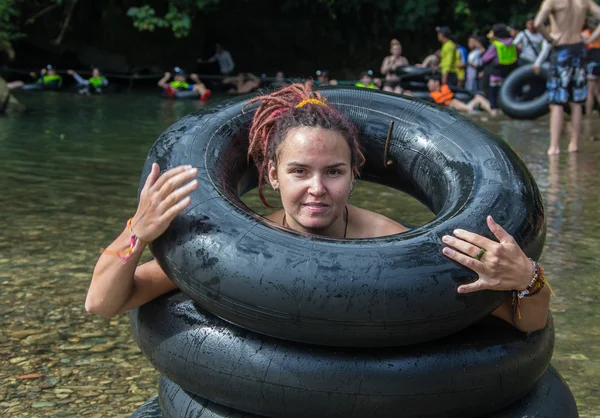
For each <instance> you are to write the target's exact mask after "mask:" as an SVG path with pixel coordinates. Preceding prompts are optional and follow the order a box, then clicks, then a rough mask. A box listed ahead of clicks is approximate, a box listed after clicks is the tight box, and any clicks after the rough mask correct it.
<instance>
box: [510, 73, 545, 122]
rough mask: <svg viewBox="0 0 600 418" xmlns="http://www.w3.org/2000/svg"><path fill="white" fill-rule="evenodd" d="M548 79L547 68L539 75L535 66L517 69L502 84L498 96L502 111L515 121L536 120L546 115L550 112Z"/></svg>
mask: <svg viewBox="0 0 600 418" xmlns="http://www.w3.org/2000/svg"><path fill="white" fill-rule="evenodd" d="M547 78H548V69H547V68H546V67H541V69H540V74H539V75H537V74H535V73H534V72H533V65H523V66H521V67H519V68H517V69H516V70H514V71H513V72H511V73H510V75H509V76H508V77H507V78H506V80H504V82H503V83H502V87H501V88H500V93H499V95H498V101H499V106H500V109H502V111H503V112H504V113H505V114H506V115H508V116H510V117H511V118H515V119H535V118H539V117H541V116H544V115H546V114H547V113H548V112H549V111H550V109H549V107H548V93H547V92H546V80H547Z"/></svg>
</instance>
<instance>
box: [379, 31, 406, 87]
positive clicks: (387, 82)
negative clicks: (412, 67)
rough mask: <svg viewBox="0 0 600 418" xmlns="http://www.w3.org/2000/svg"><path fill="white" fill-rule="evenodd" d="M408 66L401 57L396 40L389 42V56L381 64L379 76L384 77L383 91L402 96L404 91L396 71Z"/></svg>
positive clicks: (398, 42)
mask: <svg viewBox="0 0 600 418" xmlns="http://www.w3.org/2000/svg"><path fill="white" fill-rule="evenodd" d="M407 65H409V64H408V60H407V59H406V57H403V56H402V44H400V41H398V40H397V39H392V40H391V42H390V55H388V56H387V57H385V58H384V59H383V62H382V63H381V69H380V72H381V74H382V75H383V76H384V77H385V79H384V82H383V90H385V91H391V92H394V93H398V94H402V93H403V92H404V89H403V88H402V87H400V76H399V75H398V74H397V72H398V69H399V68H401V67H405V66H407Z"/></svg>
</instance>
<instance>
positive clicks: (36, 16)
mask: <svg viewBox="0 0 600 418" xmlns="http://www.w3.org/2000/svg"><path fill="white" fill-rule="evenodd" d="M58 6H59V4H58V3H55V4H52V5H50V6H48V7H46V8H45V9H42V10H41V11H39V12H37V13H36V14H34V15H33V16H31V17H30V18H29V19H27V20H26V21H25V24H26V25H29V24H31V23H33V22H35V20H36V19H37V18H39V17H40V16H43V15H45V14H46V13H48V12H49V11H51V10H54V9H56V8H57V7H58Z"/></svg>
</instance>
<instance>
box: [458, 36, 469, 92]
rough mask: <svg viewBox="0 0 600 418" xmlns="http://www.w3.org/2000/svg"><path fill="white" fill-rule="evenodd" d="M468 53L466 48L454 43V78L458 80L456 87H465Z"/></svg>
mask: <svg viewBox="0 0 600 418" xmlns="http://www.w3.org/2000/svg"><path fill="white" fill-rule="evenodd" d="M468 57H469V52H468V51H467V48H465V47H464V46H462V45H460V44H459V43H456V77H457V78H458V87H460V88H463V87H465V79H466V69H467V60H468Z"/></svg>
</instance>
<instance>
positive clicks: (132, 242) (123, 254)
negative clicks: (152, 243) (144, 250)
mask: <svg viewBox="0 0 600 418" xmlns="http://www.w3.org/2000/svg"><path fill="white" fill-rule="evenodd" d="M132 219H133V218H129V220H128V221H127V228H128V229H129V232H130V233H131V235H129V247H128V248H127V249H125V250H123V251H121V250H116V251H115V250H104V251H103V252H105V253H108V254H114V255H116V256H118V257H119V258H120V259H121V265H123V264H125V263H126V262H127V261H128V260H129V259H130V258H131V256H132V255H133V251H134V250H135V247H137V245H138V243H139V242H140V238H139V237H138V236H137V235H136V234H135V232H134V231H133V228H132V227H131V220H132Z"/></svg>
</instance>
